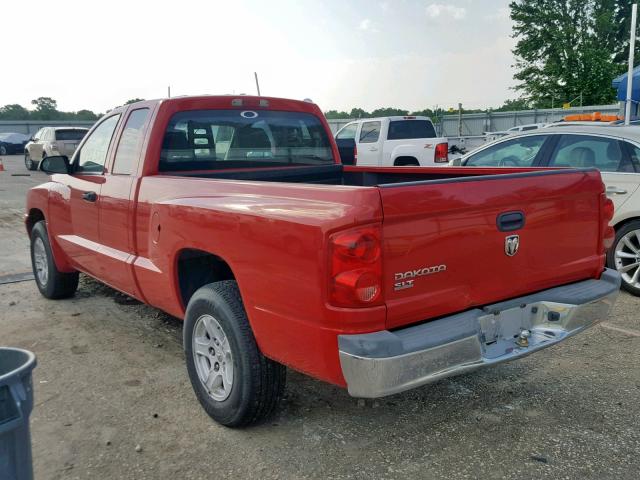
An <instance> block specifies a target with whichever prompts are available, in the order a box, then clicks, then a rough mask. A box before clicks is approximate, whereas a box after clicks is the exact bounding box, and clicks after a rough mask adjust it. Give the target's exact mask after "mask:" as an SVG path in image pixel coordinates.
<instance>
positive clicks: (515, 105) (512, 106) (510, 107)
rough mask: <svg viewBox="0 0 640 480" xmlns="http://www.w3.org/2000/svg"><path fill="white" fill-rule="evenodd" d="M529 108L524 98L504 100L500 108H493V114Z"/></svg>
mask: <svg viewBox="0 0 640 480" xmlns="http://www.w3.org/2000/svg"><path fill="white" fill-rule="evenodd" d="M529 109H531V106H530V105H529V102H527V100H526V99H524V98H516V99H512V100H505V101H504V103H503V104H502V106H501V107H498V108H495V109H494V110H493V111H494V112H513V111H515V110H529Z"/></svg>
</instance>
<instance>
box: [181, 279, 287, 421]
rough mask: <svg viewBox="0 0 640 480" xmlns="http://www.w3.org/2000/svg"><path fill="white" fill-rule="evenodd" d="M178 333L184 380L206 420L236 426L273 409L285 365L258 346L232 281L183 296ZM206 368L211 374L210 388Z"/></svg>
mask: <svg viewBox="0 0 640 480" xmlns="http://www.w3.org/2000/svg"><path fill="white" fill-rule="evenodd" d="M183 333H184V335H183V337H184V338H183V340H184V350H185V356H186V362H187V372H188V373H189V379H190V380H191V385H192V386H193V390H194V392H195V394H196V397H197V398H198V401H199V402H200V404H201V405H202V407H203V408H204V410H205V411H206V412H207V414H209V416H210V417H211V418H213V419H214V420H215V421H216V422H218V423H220V424H222V425H225V426H227V427H241V426H246V425H250V424H254V423H258V422H260V421H262V420H264V419H266V418H267V417H269V416H270V415H271V414H272V413H273V411H274V409H275V408H276V406H277V405H278V403H279V401H280V399H281V398H282V394H283V392H284V387H285V383H286V368H285V367H284V366H283V365H281V364H279V363H277V362H274V361H273V360H269V359H268V358H266V357H265V356H264V355H262V353H261V352H260V350H259V349H258V345H257V344H256V340H255V337H254V336H253V332H252V330H251V326H250V325H249V320H248V319H247V314H246V312H245V310H244V305H243V304H242V298H241V297H240V291H239V290H238V286H237V284H236V282H235V281H233V280H225V281H222V282H216V283H210V284H208V285H205V286H204V287H201V288H200V289H198V290H197V291H196V292H195V293H194V294H193V296H192V297H191V300H189V304H188V306H187V313H186V317H185V323H184V332H183ZM198 339H200V342H196V340H198ZM225 339H226V340H225ZM196 345H200V347H199V348H198V347H197V346H196ZM194 349H196V350H198V352H197V353H196V354H195V355H194ZM225 359H226V362H225ZM216 365H218V368H219V370H216ZM229 365H231V370H229V368H230V367H229ZM207 372H208V375H209V376H210V375H212V373H213V375H214V377H209V378H213V379H214V381H212V382H211V386H210V387H207V386H206V385H205V383H206V380H205V379H206V378H207ZM201 378H202V379H201ZM229 380H230V381H229Z"/></svg>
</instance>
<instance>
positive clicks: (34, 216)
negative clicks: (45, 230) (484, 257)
mask: <svg viewBox="0 0 640 480" xmlns="http://www.w3.org/2000/svg"><path fill="white" fill-rule="evenodd" d="M40 221H46V218H45V216H44V212H43V211H42V210H40V209H39V208H30V209H29V212H28V213H27V218H26V219H25V226H26V227H27V233H28V234H29V236H31V231H32V230H33V226H34V225H35V224H36V223H38V222H40Z"/></svg>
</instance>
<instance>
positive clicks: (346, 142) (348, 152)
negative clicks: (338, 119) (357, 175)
mask: <svg viewBox="0 0 640 480" xmlns="http://www.w3.org/2000/svg"><path fill="white" fill-rule="evenodd" d="M356 133H358V124H357V123H356V122H352V123H348V124H347V125H345V126H344V127H342V129H340V131H339V132H338V133H337V134H336V144H337V145H338V152H340V163H342V164H343V165H355V163H356V162H355V155H354V154H355V149H356Z"/></svg>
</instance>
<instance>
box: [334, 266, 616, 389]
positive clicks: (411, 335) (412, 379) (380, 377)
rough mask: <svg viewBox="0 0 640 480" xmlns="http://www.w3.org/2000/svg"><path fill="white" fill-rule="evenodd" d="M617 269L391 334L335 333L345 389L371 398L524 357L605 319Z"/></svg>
mask: <svg viewBox="0 0 640 480" xmlns="http://www.w3.org/2000/svg"><path fill="white" fill-rule="evenodd" d="M619 290H620V275H619V274H618V273H617V272H615V271H613V270H609V269H607V270H605V271H604V273H603V274H602V276H601V277H600V279H599V280H585V281H582V282H578V283H573V284H571V285H565V286H562V287H556V288H552V289H549V290H545V291H543V292H539V293H536V294H533V295H528V296H525V297H520V298H516V299H513V300H508V301H506V302H501V303H497V304H494V305H489V306H487V307H485V308H483V309H473V310H469V311H467V312H464V313H460V314H456V315H452V316H449V317H445V318H441V319H439V320H434V321H432V322H428V323H425V324H422V325H417V326H414V327H408V328H405V329H402V330H396V331H393V332H390V331H387V330H384V331H380V332H374V333H366V334H360V335H340V336H339V337H338V346H339V350H340V364H341V366H342V373H343V375H344V378H345V380H346V381H347V387H348V390H349V394H351V395H353V396H354V397H365V398H375V397H383V396H386V395H391V394H393V393H398V392H402V391H405V390H409V389H412V388H415V387H419V386H421V385H425V384H427V383H431V382H434V381H436V380H439V379H441V378H444V377H449V376H452V375H457V374H460V373H464V372H468V371H470V370H474V369H477V368H480V367H485V366H489V365H494V364H496V363H500V362H506V361H509V360H514V359H516V358H520V357H524V356H526V355H529V354H531V353H533V352H536V351H538V350H541V349H543V348H546V347H549V346H551V345H554V344H556V343H559V342H561V341H562V340H564V339H566V338H568V337H570V336H572V335H575V334H576V333H579V332H581V331H583V330H585V329H587V328H589V327H591V326H592V325H594V324H595V323H597V322H598V321H600V320H602V319H604V318H606V316H607V315H608V314H609V311H610V310H611V307H612V306H613V304H614V302H615V300H616V297H617V296H618V292H619Z"/></svg>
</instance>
